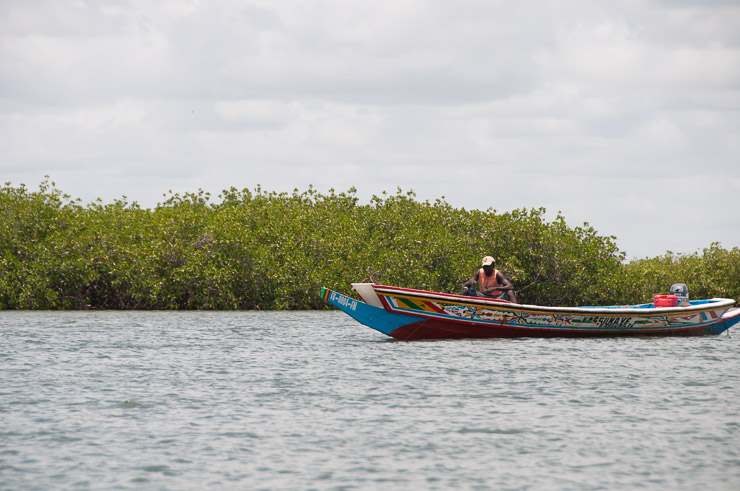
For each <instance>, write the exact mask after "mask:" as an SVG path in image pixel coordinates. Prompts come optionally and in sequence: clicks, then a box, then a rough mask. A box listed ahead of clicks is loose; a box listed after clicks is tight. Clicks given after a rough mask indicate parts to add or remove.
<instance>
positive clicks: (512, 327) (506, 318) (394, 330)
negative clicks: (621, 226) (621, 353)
mask: <svg viewBox="0 0 740 491" xmlns="http://www.w3.org/2000/svg"><path fill="white" fill-rule="evenodd" d="M352 288H353V289H354V290H355V291H356V292H357V293H358V294H359V297H360V299H361V300H360V299H356V298H352V297H349V296H346V295H343V294H341V293H338V292H336V291H333V290H330V289H328V288H322V289H321V295H322V297H323V298H324V300H326V301H327V302H328V303H330V304H332V305H334V306H336V307H337V308H339V309H341V310H342V311H344V312H346V313H347V314H349V315H350V316H351V317H353V318H354V319H355V320H357V321H358V322H360V323H362V324H364V325H366V326H368V327H371V328H373V329H375V330H377V331H380V332H382V333H383V334H386V335H388V336H391V337H394V338H397V339H403V340H414V339H455V338H505V337H589V336H591V337H593V336H630V335H632V336H634V335H645V336H698V335H706V334H720V333H721V332H723V331H725V330H727V329H729V328H730V327H732V326H733V325H734V324H736V323H738V322H740V308H735V307H734V305H735V301H734V300H732V299H727V298H712V299H709V300H691V301H689V302H688V305H687V306H683V307H656V306H655V304H653V303H649V304H641V305H619V306H609V307H541V306H536V305H521V304H515V303H511V302H508V301H505V300H495V299H490V298H481V297H471V296H463V295H453V294H448V293H439V292H430V291H425V290H415V289H411V288H401V287H396V286H388V285H378V284H373V283H353V284H352Z"/></svg>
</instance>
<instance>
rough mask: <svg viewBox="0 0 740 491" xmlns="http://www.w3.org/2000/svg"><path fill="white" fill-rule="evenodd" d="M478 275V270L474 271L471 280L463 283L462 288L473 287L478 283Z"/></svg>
mask: <svg viewBox="0 0 740 491" xmlns="http://www.w3.org/2000/svg"><path fill="white" fill-rule="evenodd" d="M479 273H480V270H478V271H476V272H475V274H474V275H473V277H472V278H470V279H469V280H468V281H466V282H465V283H463V286H473V285H475V282H476V281H478V274H479Z"/></svg>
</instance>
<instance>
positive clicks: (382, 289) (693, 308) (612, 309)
mask: <svg viewBox="0 0 740 491" xmlns="http://www.w3.org/2000/svg"><path fill="white" fill-rule="evenodd" d="M373 289H375V290H376V292H377V293H378V294H379V296H380V297H383V296H384V294H385V295H389V296H393V294H405V295H408V296H411V297H417V298H426V299H432V300H446V301H450V302H453V303H458V304H474V305H480V306H485V307H488V308H494V309H511V310H516V311H522V312H534V313H570V314H579V315H598V316H604V317H615V316H616V317H625V316H630V317H654V316H661V315H671V314H677V313H678V314H680V313H687V314H689V313H691V314H694V313H700V312H710V311H716V310H722V309H725V310H728V309H730V308H732V307H733V306H734V305H735V300H733V299H729V298H711V299H707V300H706V303H703V304H701V305H690V306H688V307H621V306H609V307H590V306H588V307H549V306H540V305H529V304H518V303H513V302H509V301H506V300H499V299H493V298H485V297H470V296H467V295H456V294H454V293H440V292H432V291H428V290H418V289H414V288H404V287H400V286H391V285H376V284H374V285H373ZM382 300H385V299H382ZM383 303H384V305H385V302H383ZM643 305H649V304H643ZM387 308H388V307H386V309H387ZM392 311H394V312H399V311H397V310H396V309H392ZM399 313H401V312H399ZM403 313H405V314H407V315H416V316H419V315H420V314H421V316H424V314H423V313H411V312H407V311H403Z"/></svg>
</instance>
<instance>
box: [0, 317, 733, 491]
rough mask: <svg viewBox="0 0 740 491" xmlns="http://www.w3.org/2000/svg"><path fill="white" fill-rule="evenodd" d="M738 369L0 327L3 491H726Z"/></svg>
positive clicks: (492, 351)
mask: <svg viewBox="0 0 740 491" xmlns="http://www.w3.org/2000/svg"><path fill="white" fill-rule="evenodd" d="M730 333H731V334H732V331H731V332H730ZM738 353H739V350H738V342H737V339H736V338H734V337H731V336H728V335H726V334H723V335H721V336H710V337H700V338H614V339H514V340H456V341H433V342H432V341H428V342H419V341H417V342H401V341H393V340H391V339H390V338H387V337H385V336H383V335H381V334H379V333H377V332H375V331H372V330H370V329H368V328H366V327H364V326H361V325H359V324H357V323H356V322H355V321H353V320H352V319H350V318H349V317H347V316H345V315H344V314H342V313H340V312H336V311H332V312H0V422H1V423H2V424H0V488H2V489H50V488H56V489H58V488H74V489H86V488H93V489H100V488H106V489H111V488H137V489H152V488H156V489H196V488H202V487H210V488H215V489H285V488H289V489H380V488H383V489H410V488H423V489H449V488H460V489H609V490H613V489H635V488H644V489H713V490H717V489H719V490H722V489H727V490H730V489H732V490H736V489H738V487H737V486H738V483H739V482H740V374H738V368H740V363H739V362H738V360H739V356H738Z"/></svg>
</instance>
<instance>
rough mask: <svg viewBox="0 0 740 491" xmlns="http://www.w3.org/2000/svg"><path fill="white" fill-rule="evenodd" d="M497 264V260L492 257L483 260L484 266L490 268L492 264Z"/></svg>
mask: <svg viewBox="0 0 740 491" xmlns="http://www.w3.org/2000/svg"><path fill="white" fill-rule="evenodd" d="M495 262H496V260H495V259H493V258H492V257H491V256H486V257H484V258H483V264H482V265H483V266H490V265H491V264H494V263H495Z"/></svg>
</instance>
